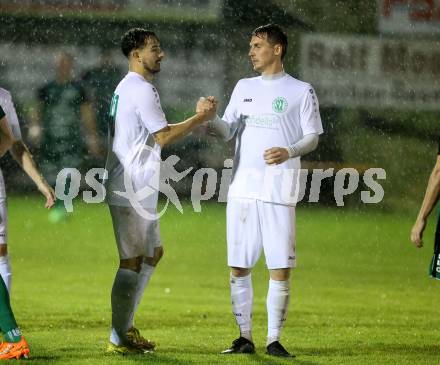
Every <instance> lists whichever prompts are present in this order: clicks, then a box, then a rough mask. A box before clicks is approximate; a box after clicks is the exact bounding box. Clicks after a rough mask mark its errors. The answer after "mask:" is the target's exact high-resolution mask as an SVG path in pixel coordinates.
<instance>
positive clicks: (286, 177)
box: [210, 24, 323, 357]
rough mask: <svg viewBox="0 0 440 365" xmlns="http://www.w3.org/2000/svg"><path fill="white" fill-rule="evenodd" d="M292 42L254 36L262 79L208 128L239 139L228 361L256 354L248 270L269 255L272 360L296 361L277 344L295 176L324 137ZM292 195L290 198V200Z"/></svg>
mask: <svg viewBox="0 0 440 365" xmlns="http://www.w3.org/2000/svg"><path fill="white" fill-rule="evenodd" d="M286 51H287V36H286V35H285V33H284V32H283V31H282V29H281V28H280V27H278V26H277V25H273V24H268V25H265V26H262V27H259V28H257V29H255V30H254V31H253V33H252V37H251V41H250V50H249V56H250V59H251V61H252V64H253V68H254V70H255V71H257V72H258V73H260V74H261V76H258V77H253V78H246V79H241V80H240V81H238V83H237V85H236V86H235V88H234V91H233V93H232V96H231V99H230V101H229V104H228V106H227V108H226V110H225V113H224V115H223V118H222V119H220V118H219V117H218V116H217V117H216V118H215V119H214V120H213V121H211V122H210V124H211V125H212V127H213V128H214V129H216V130H217V131H218V133H219V134H221V135H222V136H223V137H224V138H225V139H226V140H229V139H231V138H232V137H233V136H237V140H236V147H235V157H234V166H233V175H232V178H231V183H230V186H229V192H228V203H227V245H228V265H229V266H230V268H231V276H230V285H231V301H232V310H233V313H234V315H235V318H236V321H237V324H238V326H239V328H240V337H239V338H237V339H236V340H235V341H234V342H233V343H232V346H231V347H230V348H229V349H227V350H225V351H223V353H225V354H233V353H253V352H255V347H254V343H253V340H252V332H251V330H252V325H251V318H252V301H253V290H252V281H251V269H252V268H253V266H254V265H255V264H256V262H257V260H258V258H259V256H260V254H261V250H264V255H265V258H266V264H267V267H268V269H269V273H270V280H269V290H268V294H267V314H268V334H267V343H266V349H267V353H268V354H270V355H274V356H284V357H288V356H291V355H290V354H289V353H288V352H287V351H286V349H285V348H284V347H283V346H282V345H281V344H280V342H279V340H280V335H281V328H282V326H283V324H284V322H285V320H286V314H287V308H288V304H289V299H290V280H289V278H290V271H291V268H293V267H295V260H296V256H295V201H294V199H291V194H290V193H291V192H292V191H295V189H297V188H298V186H297V184H295V181H296V180H297V179H296V178H295V176H298V175H299V173H298V171H299V169H300V156H303V155H305V154H307V153H309V152H311V151H313V150H314V149H315V148H316V147H317V145H318V135H319V134H321V133H323V129H322V124H321V117H320V115H319V107H318V98H317V96H316V94H315V91H314V89H313V87H312V86H311V85H310V84H308V83H306V82H302V81H299V80H297V79H295V78H293V77H292V76H290V75H288V74H287V73H285V72H284V69H283V59H284V57H285V55H286ZM286 192H287V193H286Z"/></svg>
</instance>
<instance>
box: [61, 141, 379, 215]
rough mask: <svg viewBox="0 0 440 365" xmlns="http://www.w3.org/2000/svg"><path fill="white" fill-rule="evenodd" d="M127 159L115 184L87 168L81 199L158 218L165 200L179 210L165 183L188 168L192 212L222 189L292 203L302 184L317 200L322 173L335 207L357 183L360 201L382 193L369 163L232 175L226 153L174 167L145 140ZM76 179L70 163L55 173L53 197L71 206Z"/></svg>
mask: <svg viewBox="0 0 440 365" xmlns="http://www.w3.org/2000/svg"><path fill="white" fill-rule="evenodd" d="M129 161H130V162H131V163H128V161H127V162H126V163H125V168H124V173H123V178H122V179H119V180H118V179H116V180H118V183H117V184H113V183H114V181H113V180H114V179H115V178H114V176H113V177H112V176H110V177H109V174H108V171H106V170H105V169H103V168H94V169H90V170H89V171H87V173H86V175H85V183H86V185H88V186H89V187H90V188H91V190H83V192H82V197H83V200H84V201H85V202H87V203H102V202H103V201H104V200H105V199H106V198H107V201H108V202H109V203H110V204H115V205H123V206H131V207H133V208H134V209H135V210H136V212H137V213H138V214H139V215H140V216H142V217H143V218H145V219H148V220H156V219H158V218H160V217H161V216H162V215H163V214H164V213H165V212H166V210H167V209H168V207H169V205H170V204H169V203H170V202H171V204H172V205H174V206H175V208H176V209H177V210H178V211H179V212H180V213H183V210H184V209H183V206H182V204H181V201H180V197H179V196H178V194H177V192H176V190H175V189H174V188H173V186H172V184H171V183H172V182H174V183H178V182H179V181H181V180H182V179H184V178H185V177H188V175H189V173H190V172H193V174H192V176H191V179H192V183H191V193H190V200H191V204H192V207H193V210H194V212H197V213H199V212H201V211H202V206H201V202H202V201H208V200H211V199H213V198H214V197H215V196H216V197H217V201H218V202H222V203H224V202H226V201H227V199H228V193H229V196H232V197H234V196H235V197H239V196H240V194H243V193H245V194H247V197H249V198H255V199H263V200H265V201H274V202H276V203H278V204H287V205H296V204H297V203H298V202H300V201H302V200H304V198H305V193H306V188H307V187H308V188H309V194H308V199H307V201H308V202H309V203H317V202H319V200H320V193H321V185H322V182H323V181H324V180H326V179H330V180H331V185H332V187H333V198H334V201H335V203H336V206H338V207H343V206H345V204H346V198H347V197H348V196H350V195H352V194H353V193H355V192H356V191H358V190H359V187H361V191H360V200H361V202H362V203H364V204H377V203H380V202H381V201H382V200H383V198H384V194H385V191H384V189H383V187H382V185H381V184H380V183H379V180H385V179H386V172H385V170H384V169H382V168H370V169H367V170H366V171H364V172H363V173H362V174H360V173H359V172H358V171H357V170H356V169H354V168H341V169H339V170H338V169H335V168H328V169H314V170H313V171H309V170H307V169H286V168H277V167H273V166H268V167H266V168H265V169H240V170H238V171H236V172H235V175H234V177H233V169H232V167H233V161H232V160H231V159H226V160H225V161H224V168H223V169H221V170H220V171H219V170H215V169H213V168H200V169H198V170H195V171H194V169H193V168H192V167H190V168H188V169H186V170H184V171H181V172H179V171H177V169H176V164H177V163H178V162H179V161H180V158H179V157H178V156H175V155H172V156H169V157H168V158H167V159H166V160H164V161H162V160H161V159H160V153H159V151H158V150H155V149H154V148H151V147H148V146H145V147H144V148H143V149H142V151H137V152H136V153H134V154H133V158H132V159H131V160H129ZM219 174H220V175H219ZM310 175H311V179H310ZM81 180H82V176H81V173H80V172H79V171H78V170H77V169H75V168H65V169H63V170H61V171H60V172H59V174H58V176H57V181H56V187H55V194H56V196H57V199H59V200H62V201H63V202H64V206H65V208H66V210H67V211H68V212H72V211H73V199H74V198H76V197H77V196H78V195H79V191H80V185H81ZM231 181H233V182H232V183H231ZM230 184H231V185H230ZM83 186H84V184H83ZM116 186H117V187H118V188H117V189H116V188H115V187H116ZM259 186H260V187H262V189H260V188H258V187H259ZM252 187H254V188H255V191H253V190H252ZM159 193H162V194H163V195H164V197H165V199H166V202H165V204H164V207H163V208H162V209H161V210H160V211H159V212H157V211H156V210H155V208H156V206H157V200H158V195H159ZM252 194H253V195H252ZM118 200H119V202H118Z"/></svg>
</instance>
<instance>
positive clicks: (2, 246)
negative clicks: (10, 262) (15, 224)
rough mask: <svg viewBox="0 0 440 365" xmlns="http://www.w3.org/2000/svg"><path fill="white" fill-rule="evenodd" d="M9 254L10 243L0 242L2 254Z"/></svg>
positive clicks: (0, 252) (0, 254) (0, 253)
mask: <svg viewBox="0 0 440 365" xmlns="http://www.w3.org/2000/svg"><path fill="white" fill-rule="evenodd" d="M7 254H8V245H7V244H6V243H0V256H6V255H7Z"/></svg>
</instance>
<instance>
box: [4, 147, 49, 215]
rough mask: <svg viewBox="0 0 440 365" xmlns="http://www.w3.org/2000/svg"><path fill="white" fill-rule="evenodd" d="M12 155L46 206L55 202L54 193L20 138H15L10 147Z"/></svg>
mask: <svg viewBox="0 0 440 365" xmlns="http://www.w3.org/2000/svg"><path fill="white" fill-rule="evenodd" d="M10 152H11V155H12V157H14V159H15V160H16V161H17V163H18V164H19V165H20V166H21V168H22V169H23V171H24V172H26V174H27V175H28V176H29V177H30V178H31V179H32V181H33V182H34V183H35V185H36V186H37V188H38V190H39V191H40V192H41V193H42V194H43V195H44V197H45V198H46V205H45V206H46V208H51V207H52V206H53V205H54V204H55V193H54V191H53V189H52V188H51V187H50V186H49V184H48V183H47V182H46V180H45V179H44V177H43V176H42V175H41V172H40V170H39V169H38V167H37V165H36V163H35V161H34V159H33V158H32V155H31V153H30V152H29V149H28V148H27V146H26V145H25V144H24V143H23V141H21V140H15V141H14V142H13V143H12V147H11V149H10Z"/></svg>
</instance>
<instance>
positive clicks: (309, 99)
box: [300, 85, 324, 135]
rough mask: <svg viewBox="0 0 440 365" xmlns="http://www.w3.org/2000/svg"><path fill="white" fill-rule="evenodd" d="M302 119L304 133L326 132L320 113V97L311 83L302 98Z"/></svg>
mask: <svg viewBox="0 0 440 365" xmlns="http://www.w3.org/2000/svg"><path fill="white" fill-rule="evenodd" d="M300 120H301V129H302V132H303V135H307V134H312V133H315V134H322V133H323V132H324V131H323V129H322V122H321V116H320V114H319V103H318V97H317V96H316V93H315V90H314V89H313V87H312V86H310V85H309V87H308V88H307V91H306V93H305V95H304V96H303V98H302V100H301V106H300Z"/></svg>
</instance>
